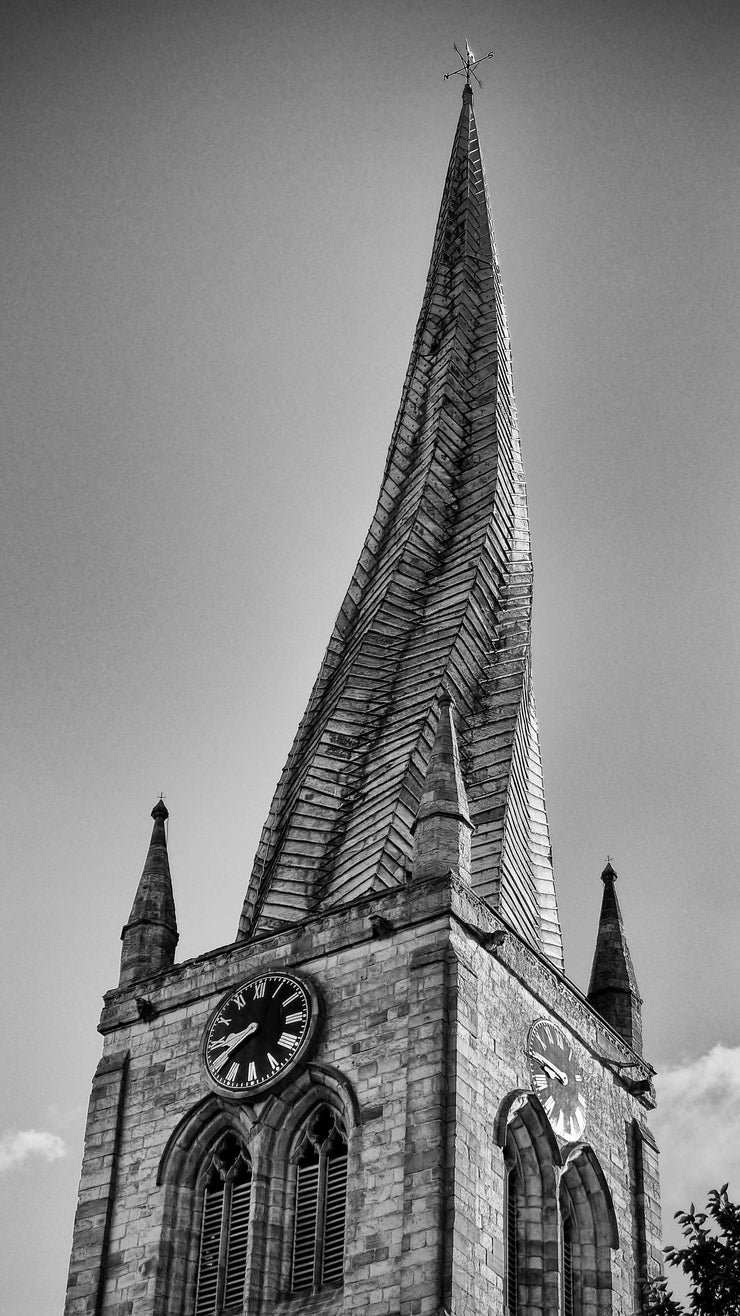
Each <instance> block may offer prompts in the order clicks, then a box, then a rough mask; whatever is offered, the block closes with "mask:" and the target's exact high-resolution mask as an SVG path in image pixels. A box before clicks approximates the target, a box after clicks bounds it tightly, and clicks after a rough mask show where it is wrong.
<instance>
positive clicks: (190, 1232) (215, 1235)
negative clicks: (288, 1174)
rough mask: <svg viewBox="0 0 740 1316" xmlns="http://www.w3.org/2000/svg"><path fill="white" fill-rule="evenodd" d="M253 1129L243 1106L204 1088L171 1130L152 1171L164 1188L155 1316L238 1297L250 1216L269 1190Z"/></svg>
mask: <svg viewBox="0 0 740 1316" xmlns="http://www.w3.org/2000/svg"><path fill="white" fill-rule="evenodd" d="M257 1129H258V1126H257V1125H256V1123H255V1122H254V1121H253V1120H252V1119H251V1118H250V1114H249V1111H248V1109H247V1108H246V1107H245V1106H243V1105H235V1104H234V1103H230V1102H227V1101H225V1100H223V1099H222V1098H220V1097H217V1096H215V1095H210V1096H208V1097H205V1098H204V1099H203V1101H200V1102H198V1104H197V1105H196V1106H194V1107H193V1108H192V1109H191V1110H190V1111H188V1113H187V1114H186V1115H185V1116H184V1117H183V1118H182V1119H181V1120H180V1122H179V1124H178V1125H177V1127H176V1128H175V1129H174V1130H173V1132H172V1134H171V1135H170V1137H169V1139H168V1141H167V1145H166V1146H165V1149H164V1151H163V1153H162V1156H161V1158H160V1162H159V1167H158V1170H157V1184H158V1185H159V1186H161V1187H163V1188H164V1192H165V1202H164V1212H163V1218H164V1226H163V1229H162V1236H161V1242H160V1265H159V1267H158V1282H157V1293H156V1298H155V1308H154V1309H155V1311H156V1312H157V1313H158V1316H159V1313H161V1316H218V1313H220V1312H221V1311H222V1310H226V1309H228V1306H230V1307H234V1305H235V1304H240V1303H241V1302H242V1295H243V1293H244V1291H245V1285H246V1284H247V1283H248V1279H249V1271H250V1262H251V1254H252V1251H253V1247H254V1239H253V1235H252V1228H251V1223H252V1220H253V1218H254V1216H255V1214H256V1213H257V1212H258V1211H259V1210H260V1209H262V1207H263V1204H264V1201H265V1197H266V1194H267V1176H266V1175H265V1173H264V1171H263V1172H262V1173H261V1174H258V1173H256V1170H257V1166H256V1164H255V1158H254V1156H253V1144H254V1142H255V1134H256V1132H257ZM227 1304H228V1306H227Z"/></svg>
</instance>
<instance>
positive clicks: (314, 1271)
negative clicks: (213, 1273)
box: [197, 1106, 347, 1316]
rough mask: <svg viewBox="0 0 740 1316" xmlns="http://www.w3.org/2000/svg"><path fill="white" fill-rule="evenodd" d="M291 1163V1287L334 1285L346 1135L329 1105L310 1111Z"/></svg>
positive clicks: (340, 1265) (340, 1267) (338, 1278)
mask: <svg viewBox="0 0 740 1316" xmlns="http://www.w3.org/2000/svg"><path fill="white" fill-rule="evenodd" d="M292 1159H293V1161H294V1162H295V1164H296V1166H297V1174H296V1195H295V1218H294V1225H293V1256H292V1266H291V1285H290V1287H291V1289H292V1290H293V1292H294V1293H296V1292H300V1291H302V1290H306V1289H308V1290H316V1289H319V1288H321V1287H322V1286H323V1285H325V1284H327V1285H328V1284H333V1285H339V1284H341V1283H342V1279H343V1274H344V1227H345V1217H346V1210H347V1133H346V1130H345V1127H344V1124H343V1123H342V1120H341V1119H340V1118H339V1116H338V1115H337V1114H336V1112H335V1111H333V1110H332V1109H331V1108H330V1107H329V1106H319V1107H318V1109H317V1110H315V1111H314V1112H313V1114H312V1116H311V1118H310V1119H309V1121H308V1123H307V1124H306V1125H305V1127H304V1129H303V1131H302V1133H301V1135H300V1137H299V1139H298V1143H297V1146H296V1149H295V1151H294V1153H293V1157H292ZM197 1316H200V1313H198V1314H197Z"/></svg>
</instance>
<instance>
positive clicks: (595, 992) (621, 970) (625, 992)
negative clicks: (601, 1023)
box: [588, 860, 642, 1055]
mask: <svg viewBox="0 0 740 1316" xmlns="http://www.w3.org/2000/svg"><path fill="white" fill-rule="evenodd" d="M601 880H602V882H603V883H604V895H603V898H602V902H601V916H600V918H599V931H598V933H597V936H596V950H595V952H594V962H593V967H592V969H591V981H590V983H589V987H588V999H589V1002H590V1004H591V1005H592V1006H593V1007H594V1009H595V1010H598V1012H599V1014H600V1015H601V1017H602V1019H606V1022H607V1023H608V1024H611V1026H612V1028H613V1029H614V1030H615V1032H617V1033H619V1035H620V1037H623V1038H624V1040H625V1042H626V1043H627V1044H628V1046H631V1047H632V1049H633V1050H634V1051H637V1052H638V1054H639V1055H642V1009H641V1007H642V1000H641V998H640V993H639V991H638V989H637V978H636V977H635V970H634V969H633V967H632V956H631V955H630V952H629V946H628V945H627V938H626V937H625V934H624V924H623V923H622V911H621V910H620V908H619V901H618V900H617V893H616V891H615V889H614V883H615V882H616V880H617V874H616V873H615V871H614V869H613V868H612V866H611V863H609V861H608V860H607V864H606V868H605V869H604V871H603V873H602V874H601Z"/></svg>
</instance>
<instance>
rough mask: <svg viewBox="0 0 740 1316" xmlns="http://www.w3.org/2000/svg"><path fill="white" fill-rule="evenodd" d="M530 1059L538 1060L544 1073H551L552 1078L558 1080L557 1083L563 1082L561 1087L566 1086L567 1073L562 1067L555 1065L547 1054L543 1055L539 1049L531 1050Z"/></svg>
mask: <svg viewBox="0 0 740 1316" xmlns="http://www.w3.org/2000/svg"><path fill="white" fill-rule="evenodd" d="M532 1059H533V1060H539V1062H540V1064H541V1065H542V1068H543V1069H544V1070H545V1073H547V1074H551V1075H552V1077H553V1078H556V1079H557V1080H558V1083H562V1084H563V1087H567V1086H568V1075H567V1074H565V1073H564V1072H563V1070H562V1069H558V1067H557V1065H554V1064H553V1063H552V1060H548V1058H547V1056H543V1054H542V1052H541V1051H533V1052H532Z"/></svg>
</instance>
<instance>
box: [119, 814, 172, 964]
mask: <svg viewBox="0 0 740 1316" xmlns="http://www.w3.org/2000/svg"><path fill="white" fill-rule="evenodd" d="M152 818H153V819H154V826H153V828H152V836H151V840H150V842H149V849H148V851H147V856H146V860H145V863H144V869H143V872H142V874H141V877H140V879H139V885H138V887H137V889H136V895H135V896H134V903H133V905H132V906H131V913H130V914H129V918H128V922H127V923H126V925H125V926H124V928H123V930H122V932H121V941H122V942H123V945H122V947H121V972H120V977H119V982H118V985H119V987H126V986H128V985H129V984H130V983H133V982H139V981H140V980H141V979H142V978H150V977H152V976H153V975H154V974H156V973H162V972H163V970H165V969H168V968H170V966H171V965H172V964H173V963H174V960H175V947H176V946H177V942H178V932H177V918H176V915H175V901H174V897H173V894H172V878H171V876H170V862H169V856H168V854H167V835H166V832H165V822H166V821H167V819H168V818H169V813H168V812H167V807H166V805H165V802H164V800H163V799H162V798H161V797H160V799H159V800H158V801H157V803H156V804H155V806H154V808H153V809H152Z"/></svg>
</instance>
